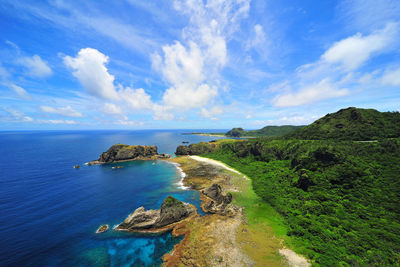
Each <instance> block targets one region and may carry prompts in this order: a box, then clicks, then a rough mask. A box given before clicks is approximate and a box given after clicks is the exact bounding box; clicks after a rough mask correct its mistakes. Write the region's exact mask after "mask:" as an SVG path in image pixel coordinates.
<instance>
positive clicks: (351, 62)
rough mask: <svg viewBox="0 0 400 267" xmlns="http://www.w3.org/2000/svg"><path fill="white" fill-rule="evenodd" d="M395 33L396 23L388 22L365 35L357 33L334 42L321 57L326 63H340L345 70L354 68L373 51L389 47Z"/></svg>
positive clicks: (380, 50) (396, 31) (369, 56)
mask: <svg viewBox="0 0 400 267" xmlns="http://www.w3.org/2000/svg"><path fill="white" fill-rule="evenodd" d="M397 33H398V24H397V23H388V24H387V25H386V27H385V28H383V29H381V30H379V31H375V32H373V33H371V34H370V35H367V36H363V35H362V34H361V33H357V34H355V35H353V36H350V37H348V38H346V39H343V40H341V41H339V42H336V43H334V44H333V45H332V46H331V47H330V48H329V49H328V50H327V51H326V52H325V53H324V54H323V55H322V57H321V58H322V60H323V61H325V62H327V63H333V64H340V65H341V66H343V68H344V69H345V70H348V71H349V70H354V69H357V68H359V67H360V66H362V65H363V64H364V63H365V62H366V61H367V60H368V59H370V58H371V56H372V55H373V54H374V53H378V52H382V50H384V48H387V47H389V46H390V44H391V42H392V41H393V39H394V38H395V37H396V35H397Z"/></svg>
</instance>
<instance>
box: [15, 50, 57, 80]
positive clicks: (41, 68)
mask: <svg viewBox="0 0 400 267" xmlns="http://www.w3.org/2000/svg"><path fill="white" fill-rule="evenodd" d="M17 63H18V64H20V65H22V66H24V67H25V68H26V69H27V74H28V75H29V76H31V77H38V78H45V77H48V76H50V75H51V74H52V73H53V72H52V70H51V68H50V67H49V66H48V65H47V63H46V62H45V61H44V60H43V59H41V58H40V56H38V55H34V56H33V57H22V58H19V59H18V60H17Z"/></svg>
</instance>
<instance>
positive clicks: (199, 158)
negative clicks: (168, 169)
mask: <svg viewBox="0 0 400 267" xmlns="http://www.w3.org/2000/svg"><path fill="white" fill-rule="evenodd" d="M189 158H191V159H194V160H197V161H201V162H204V163H208V164H211V165H214V166H218V167H221V168H224V169H225V170H228V171H231V172H234V173H237V174H240V175H242V176H243V177H244V178H246V179H249V178H248V177H247V176H246V175H244V174H243V173H241V172H238V171H237V170H235V169H232V168H231V167H228V166H227V165H225V163H222V162H221V161H218V160H214V159H209V158H203V157H199V156H189Z"/></svg>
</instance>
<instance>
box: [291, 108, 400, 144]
mask: <svg viewBox="0 0 400 267" xmlns="http://www.w3.org/2000/svg"><path fill="white" fill-rule="evenodd" d="M284 137H285V138H288V139H289V138H294V139H306V140H324V139H336V140H356V141H370V140H376V139H380V138H394V137H400V113H399V112H379V111H377V110H375V109H361V108H355V107H349V108H346V109H341V110H339V111H338V112H336V113H331V114H327V115H326V116H324V117H322V118H321V119H318V120H316V121H315V122H313V123H312V124H310V125H308V126H305V127H304V128H301V129H297V130H296V131H294V132H291V133H288V134H286V135H285V136H284Z"/></svg>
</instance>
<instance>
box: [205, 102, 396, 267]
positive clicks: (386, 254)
mask: <svg viewBox="0 0 400 267" xmlns="http://www.w3.org/2000/svg"><path fill="white" fill-rule="evenodd" d="M367 140H374V141H373V142H359V141H367ZM203 151H205V150H203ZM208 151H209V152H204V153H207V154H203V155H204V156H206V157H209V158H213V159H217V160H220V161H223V162H225V163H226V164H228V165H230V166H232V167H233V168H235V169H237V170H239V171H240V172H242V173H244V174H246V175H247V176H248V177H249V178H250V179H251V180H252V185H253V189H254V191H255V192H256V194H257V195H258V196H259V197H261V198H262V199H263V200H264V201H266V202H268V203H269V204H271V205H272V206H273V207H274V208H275V209H276V211H278V212H279V213H280V214H281V216H283V218H284V220H285V222H286V224H287V236H288V240H287V242H288V244H289V245H290V246H291V247H293V248H295V249H296V250H297V252H300V253H302V254H304V255H306V256H307V257H308V258H309V259H311V260H312V262H313V265H315V266H397V265H398V263H399V262H400V164H399V162H400V114H399V113H398V112H379V111H377V110H374V109H357V108H347V109H342V110H339V111H338V112H336V113H333V114H328V115H326V116H325V117H323V118H321V119H319V120H317V121H316V122H314V123H312V124H311V125H308V126H306V127H304V128H301V129H297V130H296V131H294V132H292V133H289V134H286V135H285V136H281V137H279V138H254V139H248V140H245V141H240V142H229V143H224V142H222V141H221V142H220V144H219V145H218V146H216V147H214V148H213V149H209V150H208ZM266 212H267V211H266ZM260 218H262V216H260ZM396 264H397V265H396Z"/></svg>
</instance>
